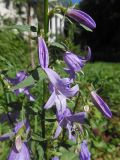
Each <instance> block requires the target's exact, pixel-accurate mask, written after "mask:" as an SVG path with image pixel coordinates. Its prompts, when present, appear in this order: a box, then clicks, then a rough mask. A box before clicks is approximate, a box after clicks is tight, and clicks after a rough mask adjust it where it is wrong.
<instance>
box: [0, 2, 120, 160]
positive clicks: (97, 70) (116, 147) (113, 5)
mask: <svg viewBox="0 0 120 160" xmlns="http://www.w3.org/2000/svg"><path fill="white" fill-rule="evenodd" d="M58 4H62V5H63V6H66V7H68V6H71V5H75V7H76V8H77V9H81V10H83V11H85V12H86V13H88V14H89V15H90V16H91V17H92V18H93V19H94V20H95V21H96V24H97V27H96V29H95V30H94V31H93V32H87V31H86V30H84V29H83V28H82V27H80V25H78V24H71V23H69V21H68V20H67V19H64V16H61V15H55V16H54V17H52V18H51V19H50V23H49V31H50V32H49V35H50V37H49V41H50V42H55V41H57V42H58V41H59V42H64V44H66V45H67V46H68V48H69V49H70V50H71V51H73V52H74V53H77V54H81V55H83V54H84V51H83V50H84V47H85V46H86V45H89V46H90V47H91V49H92V58H91V62H90V63H88V64H87V65H86V66H85V68H84V69H83V71H84V72H85V78H82V77H79V81H80V82H81V83H80V84H81V87H84V84H85V83H92V84H93V85H94V86H95V88H96V89H98V88H99V89H100V95H101V96H102V97H103V98H104V100H105V101H106V102H107V103H108V105H109V106H110V109H111V111H112V113H113V117H112V119H110V120H107V119H106V118H104V117H103V116H102V115H101V114H100V113H99V112H97V110H96V115H93V116H92V118H91V120H90V125H91V132H92V133H91V136H90V139H91V143H90V146H89V147H90V150H91V152H92V159H93V160H120V89H119V88H120V2H119V0H71V1H69V0H58V1H56V0H55V1H54V0H50V2H49V9H52V8H54V6H55V5H58ZM37 20H39V24H40V27H41V28H42V27H43V20H44V17H43V0H0V72H3V71H6V70H7V71H8V72H9V75H10V74H11V72H13V71H14V72H17V71H20V70H24V69H25V68H27V71H29V70H30V69H31V68H34V67H36V66H37V65H38V60H37V56H38V55H37V44H36V42H35V41H34V39H35V38H36V36H37V35H36V32H32V33H31V32H30V31H29V33H28V32H26V31H27V30H29V29H32V31H36V28H37V25H38V21H37ZM16 24H17V25H18V26H17V27H18V29H17V30H16V29H14V25H16ZM21 24H24V25H25V26H24V28H21V27H20V25H21ZM28 25H31V26H32V27H31V28H29V26H28ZM6 26H7V27H6ZM8 26H9V27H8ZM10 26H12V30H11V29H10ZM31 37H32V39H31ZM49 51H50V53H54V54H51V58H52V60H53V64H54V65H55V66H56V67H58V66H59V65H58V64H59V63H61V61H60V62H59V63H58V61H56V59H57V58H60V59H61V60H62V51H61V50H58V48H56V47H55V46H53V47H50V48H49ZM31 58H32V60H33V61H34V62H33V61H32V62H31ZM58 70H59V67H58ZM82 85H83V86H82ZM38 89H40V86H39V87H38V86H37V87H36V88H35V89H34V90H33V93H35V94H36V96H37V94H40V90H38ZM0 90H1V91H0V113H1V114H0V121H1V123H0V135H2V134H3V133H5V132H6V129H7V128H5V127H4V126H5V125H6V124H7V122H5V121H4V118H3V113H4V109H3V108H4V106H6V105H7V106H9V104H11V102H12V103H13V102H14V104H16V103H15V102H16V100H17V99H16V97H14V96H13V95H12V96H13V97H14V98H13V99H10V103H8V102H6V101H5V99H4V97H3V94H4V91H3V88H2V83H1V82H0ZM85 94H86V93H85ZM19 99H20V101H19V103H20V102H21V101H22V97H19ZM17 103H18V102H17ZM26 105H27V102H26ZM29 105H30V104H29ZM34 107H39V105H38V104H35V105H34ZM14 109H15V111H16V110H18V109H16V108H14ZM31 109H33V108H31ZM7 130H8V129H7ZM7 143H8V144H9V145H11V144H10V143H9V142H7ZM8 144H6V142H5V143H3V142H0V160H5V159H6V155H8V152H9V148H8V147H7V145H8ZM33 148H34V147H33ZM33 150H34V149H33ZM33 152H34V151H33Z"/></svg>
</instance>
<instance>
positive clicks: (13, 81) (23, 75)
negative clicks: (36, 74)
mask: <svg viewBox="0 0 120 160" xmlns="http://www.w3.org/2000/svg"><path fill="white" fill-rule="evenodd" d="M26 77H27V73H25V72H24V71H20V72H18V73H17V74H16V77H15V78H9V77H7V78H6V80H7V81H8V82H9V83H11V84H13V85H16V84H18V83H19V82H21V81H23V80H24V79H25V78H26Z"/></svg>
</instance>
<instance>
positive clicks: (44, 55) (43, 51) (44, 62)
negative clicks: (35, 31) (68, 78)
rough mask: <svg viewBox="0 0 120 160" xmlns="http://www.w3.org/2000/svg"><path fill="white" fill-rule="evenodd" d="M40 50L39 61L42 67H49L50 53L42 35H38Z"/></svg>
mask: <svg viewBox="0 0 120 160" xmlns="http://www.w3.org/2000/svg"><path fill="white" fill-rule="evenodd" d="M38 50H39V63H40V65H41V67H42V68H43V69H44V68H48V65H49V53H48V48H47V46H46V43H45V41H44V39H43V38H42V37H38Z"/></svg>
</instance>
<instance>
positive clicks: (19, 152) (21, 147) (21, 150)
mask: <svg viewBox="0 0 120 160" xmlns="http://www.w3.org/2000/svg"><path fill="white" fill-rule="evenodd" d="M21 129H22V130H23V131H24V130H25V134H26V135H27V134H28V133H29V131H30V126H29V123H28V121H27V120H26V119H25V120H24V121H22V122H19V123H17V124H16V125H15V127H14V129H13V131H12V132H11V133H7V134H4V135H2V136H0V141H4V140H7V139H10V138H12V137H13V136H15V144H14V146H13V148H12V150H11V152H10V154H9V157H8V160H13V159H16V160H30V154H29V151H28V148H27V145H26V142H24V141H22V139H21V137H22V136H23V135H24V134H23V132H22V135H21V134H19V133H21Z"/></svg>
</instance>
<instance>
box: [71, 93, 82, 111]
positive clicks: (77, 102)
mask: <svg viewBox="0 0 120 160" xmlns="http://www.w3.org/2000/svg"><path fill="white" fill-rule="evenodd" d="M80 96H81V93H80V92H79V93H78V97H77V99H76V102H75V107H74V109H73V113H75V111H76V109H77V107H78V105H79V98H80Z"/></svg>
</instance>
